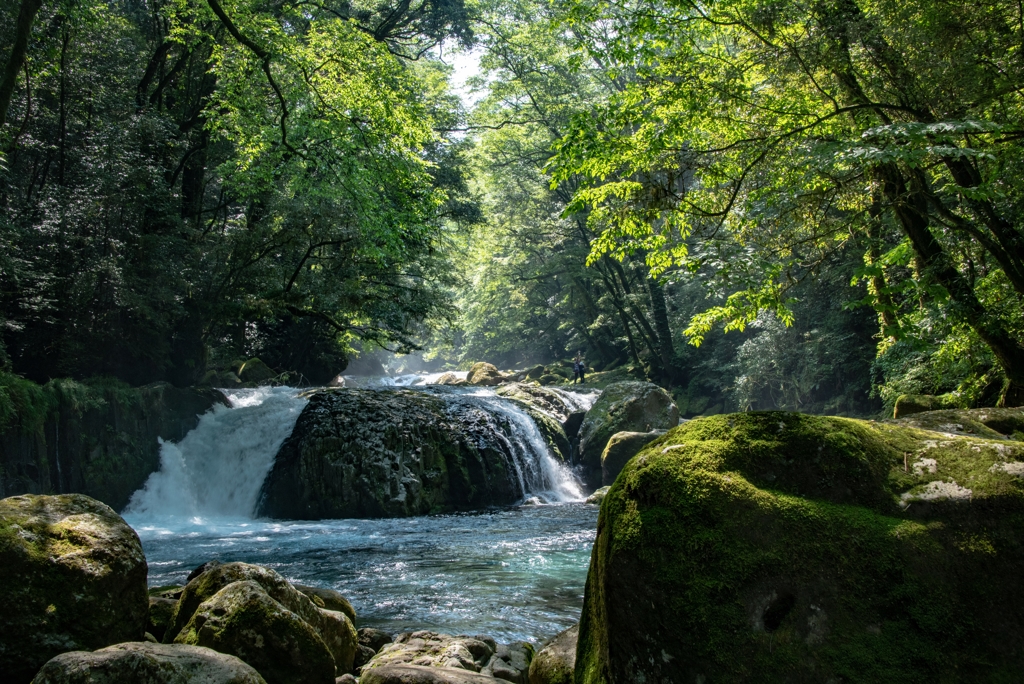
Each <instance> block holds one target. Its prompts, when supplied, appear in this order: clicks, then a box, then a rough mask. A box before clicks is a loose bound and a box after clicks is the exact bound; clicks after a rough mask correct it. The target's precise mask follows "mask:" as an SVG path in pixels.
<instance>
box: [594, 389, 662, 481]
mask: <svg viewBox="0 0 1024 684" xmlns="http://www.w3.org/2000/svg"><path fill="white" fill-rule="evenodd" d="M678 424H679V409H677V408H676V405H675V403H673V401H672V397H671V396H670V395H669V393H668V392H666V391H665V390H663V389H662V388H660V387H658V386H657V385H655V384H652V383H649V382H616V383H613V384H611V385H608V387H606V388H605V390H604V391H603V392H602V393H601V396H600V397H598V399H597V401H596V402H594V405H593V406H592V407H591V408H590V410H589V411H587V415H586V418H584V420H583V425H581V426H580V433H579V434H580V459H581V461H582V464H583V470H584V473H583V474H584V477H585V478H586V480H587V483H588V484H589V485H590V486H592V487H598V486H600V484H601V454H602V453H603V452H604V448H605V447H606V446H607V445H608V441H609V440H610V439H611V438H612V435H614V434H615V433H617V432H650V431H651V430H668V429H670V428H673V427H676V426H677V425H678Z"/></svg>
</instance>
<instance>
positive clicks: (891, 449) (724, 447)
mask: <svg viewBox="0 0 1024 684" xmlns="http://www.w3.org/2000/svg"><path fill="white" fill-rule="evenodd" d="M1021 459H1024V444H1021V443H1019V442H1015V441H1010V440H983V439H976V438H970V437H959V436H950V435H944V434H940V433H935V432H928V431H925V430H920V429H915V428H910V427H904V426H899V425H894V424H887V423H875V422H871V421H859V420H852V419H843V418H827V417H816V416H805V415H800V414H791V413H781V412H767V413H744V414H732V415H722V416H714V417H710V418H703V419H699V420H694V421H692V422H689V423H686V424H684V425H682V426H680V427H678V428H675V429H673V430H671V431H669V432H668V433H667V434H666V435H665V436H664V437H661V438H660V439H658V440H655V441H654V442H652V443H651V444H650V445H648V446H647V447H646V448H645V449H644V450H643V451H641V452H640V454H638V455H637V456H636V457H635V458H633V459H632V460H631V461H630V462H629V463H628V464H627V465H626V467H625V469H624V470H623V471H622V473H621V474H620V475H619V477H618V479H617V480H616V482H615V484H614V485H613V487H612V488H611V490H610V492H609V494H608V496H607V498H606V499H605V501H604V503H603V505H602V509H601V515H600V520H599V522H598V536H597V540H596V542H595V547H594V551H593V555H592V560H591V568H590V574H589V576H588V581H587V588H586V599H585V605H584V610H583V616H582V621H581V626H580V637H579V650H578V654H577V656H578V657H577V663H576V682H577V683H578V684H584V683H586V684H590V683H596V682H613V681H639V680H640V679H641V678H643V679H645V680H646V681H651V682H669V681H671V682H684V681H714V682H741V681H750V679H751V678H752V677H756V678H757V679H758V681H763V682H823V681H843V682H884V681H900V682H954V681H956V682H982V681H984V682H1010V681H1017V680H1018V678H1019V673H1020V672H1022V671H1024V617H1022V616H1024V591H1022V590H1024V578H1022V577H1021V574H1020V568H1021V567H1022V562H1024V543H1022V542H1024V482H1022V480H1021V475H1024V464H1019V465H1018V462H1019V461H1020V460H1021Z"/></svg>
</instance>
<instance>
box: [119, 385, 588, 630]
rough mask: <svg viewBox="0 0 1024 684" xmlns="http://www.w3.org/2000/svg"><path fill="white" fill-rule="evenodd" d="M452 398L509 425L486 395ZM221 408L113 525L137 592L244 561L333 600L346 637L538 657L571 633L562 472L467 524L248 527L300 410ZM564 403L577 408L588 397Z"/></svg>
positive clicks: (576, 492)
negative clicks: (393, 636) (346, 622)
mask: <svg viewBox="0 0 1024 684" xmlns="http://www.w3.org/2000/svg"><path fill="white" fill-rule="evenodd" d="M426 379H428V380H429V379H432V378H430V377H428V378H426ZM390 380H391V379H389V381H387V382H380V383H378V384H381V385H384V384H387V385H399V386H403V387H410V386H413V387H415V386H423V389H424V391H432V390H431V388H430V387H427V386H424V385H422V382H421V381H417V380H416V379H415V378H412V379H410V378H409V377H405V378H401V379H399V380H398V382H393V381H390ZM457 394H458V397H459V398H460V400H463V401H465V400H466V397H467V396H469V397H470V398H472V399H473V400H475V401H479V402H481V404H482V405H487V406H491V407H493V410H495V411H501V412H502V413H505V414H509V413H510V412H511V413H515V412H516V411H517V409H516V408H515V404H514V402H511V401H509V400H502V399H500V398H498V397H496V396H495V395H494V393H493V391H491V390H485V389H481V388H473V389H472V390H470V389H466V390H463V391H460V392H458V393H457ZM227 395H228V398H229V401H230V403H231V406H230V407H218V408H216V409H214V410H213V411H211V412H210V413H208V414H206V415H204V416H203V417H202V419H201V421H200V424H199V425H198V426H197V428H196V429H195V430H193V431H192V432H191V433H189V434H188V435H187V436H186V437H185V439H183V440H182V441H181V442H180V443H179V444H171V443H165V444H164V445H163V447H162V451H161V455H162V468H161V470H160V472H158V473H155V474H154V475H153V476H151V477H150V480H149V481H148V482H147V483H146V485H145V487H144V488H143V489H140V490H139V491H138V492H136V494H135V496H133V498H132V501H131V503H130V504H129V505H128V507H127V509H126V510H125V512H124V517H125V519H126V520H127V521H128V523H129V524H131V525H132V527H133V528H135V530H136V531H137V532H138V534H139V537H140V538H141V540H142V545H143V549H144V551H145V553H146V558H147V560H148V562H149V583H150V586H161V585H166V584H179V583H183V582H184V580H185V578H186V576H187V575H188V573H189V572H190V571H191V570H192V569H193V568H195V567H196V566H198V565H200V564H202V563H204V562H206V561H208V560H213V559H216V560H221V561H245V562H249V563H255V564H258V565H263V566H266V567H269V568H273V569H274V570H276V571H278V572H279V573H281V574H282V575H283V576H284V577H286V578H287V579H289V580H290V581H293V582H296V583H300V584H309V585H313V586H320V587H327V588H331V589H336V590H338V591H340V592H341V593H342V594H344V595H345V596H346V597H347V598H348V599H349V600H350V601H351V602H352V604H353V606H354V607H355V609H356V612H357V614H358V616H359V620H358V626H360V627H364V626H367V627H376V628H379V629H383V630H385V631H388V632H391V633H397V632H402V631H410V630H416V629H431V630H434V631H439V632H444V633H449V634H485V635H488V636H492V637H494V638H496V639H498V640H499V641H511V640H520V639H522V640H526V641H531V642H533V643H539V642H540V641H543V640H544V639H546V638H548V637H550V636H552V635H554V634H555V633H557V632H558V631H560V630H562V629H564V628H565V627H568V626H570V625H571V624H573V623H575V622H576V621H577V620H578V619H579V613H580V609H581V607H582V605H583V587H584V583H585V580H586V573H587V568H588V566H589V562H590V550H591V546H592V545H593V541H594V537H595V527H596V521H597V507H596V506H592V505H589V504H585V503H583V502H582V501H580V498H581V494H580V489H579V487H578V483H576V482H575V481H574V480H573V478H572V477H571V474H569V473H568V471H565V470H564V469H552V468H551V467H549V466H546V467H544V468H537V467H534V470H536V471H537V472H538V473H541V475H539V476H538V479H537V480H536V481H535V482H533V483H531V486H532V488H533V489H535V490H537V491H527V495H526V496H524V500H523V501H522V502H521V503H520V505H517V506H512V507H509V508H503V509H494V510H489V511H482V512H477V513H466V514H455V515H439V516H428V517H415V518H400V519H386V520H323V521H286V520H260V519H253V517H252V515H251V513H252V511H253V510H255V507H256V499H257V498H258V496H259V492H260V487H261V484H262V481H263V479H264V478H265V477H266V475H267V473H268V472H269V470H270V468H271V466H272V465H273V459H274V455H275V454H276V453H277V450H278V449H279V448H280V445H281V443H282V442H283V441H284V439H286V438H287V436H288V434H289V433H290V432H291V428H292V426H294V423H295V420H296V419H297V418H298V414H299V413H300V412H301V410H302V407H303V406H304V404H305V399H304V398H303V397H302V395H301V393H299V392H298V391H296V390H292V389H290V388H273V389H270V388H263V389H259V390H233V391H230V392H228V393H227ZM453 396H454V395H453ZM573 401H576V402H579V403H581V404H582V405H589V403H591V402H592V401H593V395H578V396H574V397H573ZM517 417H518V418H519V420H520V422H521V423H522V426H521V428H520V429H521V431H522V432H523V439H522V440H518V441H521V442H522V445H520V446H521V449H523V455H522V458H523V459H524V460H530V459H532V460H533V461H536V462H537V463H548V462H549V460H550V459H551V456H550V454H536V453H533V454H531V453H530V452H529V450H530V449H534V450H536V449H537V447H536V439H529V437H531V435H529V434H526V433H529V432H531V431H532V430H535V427H533V426H532V424H527V422H525V421H524V420H523V417H526V420H529V419H528V416H527V415H526V414H525V413H522V416H517ZM527 465H529V464H527ZM545 478H546V479H545ZM552 478H555V479H556V480H557V481H556V482H552ZM526 489H527V490H530V489H531V487H530V486H528V487H527V488H526ZM538 501H544V502H548V503H538Z"/></svg>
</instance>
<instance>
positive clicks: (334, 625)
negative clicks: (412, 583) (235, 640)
mask: <svg viewBox="0 0 1024 684" xmlns="http://www.w3.org/2000/svg"><path fill="white" fill-rule="evenodd" d="M238 582H254V583H256V584H257V585H259V586H260V587H261V588H262V590H263V591H264V592H265V593H266V594H267V596H268V597H269V598H270V600H272V601H274V602H275V603H276V604H278V605H279V606H281V610H284V611H287V612H289V613H291V614H293V615H295V616H296V618H297V619H299V620H301V621H303V622H304V623H305V624H306V625H307V626H308V627H309V628H310V629H312V630H313V632H314V633H315V634H316V635H317V637H318V638H319V639H320V641H321V642H322V643H323V644H324V645H325V646H326V648H327V649H328V652H329V653H330V655H331V657H332V658H333V662H334V663H335V664H336V665H337V668H338V672H339V673H345V672H349V671H351V669H352V663H353V660H354V658H355V653H356V649H357V648H358V639H359V637H358V634H357V633H356V629H355V626H354V623H353V620H354V618H355V612H354V611H352V619H351V620H350V619H349V616H348V615H347V614H346V613H345V612H341V611H336V610H330V609H328V608H327V607H326V601H324V600H323V598H321V597H319V596H318V598H320V603H322V604H325V605H324V606H321V605H317V604H316V603H315V602H314V601H313V600H312V599H311V598H310V597H309V596H307V595H306V594H305V593H303V592H302V591H300V590H299V589H297V588H296V587H293V586H292V585H291V584H289V583H288V581H287V580H285V579H284V578H283V577H281V575H279V574H278V573H276V572H275V571H273V570H271V569H269V568H264V567H261V566H258V565H250V564H248V563H222V564H216V565H215V564H210V565H209V569H207V570H206V571H205V572H202V573H200V574H199V575H198V576H196V577H195V578H193V579H192V580H190V581H189V583H188V584H187V585H186V586H185V589H184V590H183V591H182V594H181V598H180V599H179V600H178V605H177V609H176V610H175V613H174V617H173V620H172V622H171V625H170V626H169V627H168V628H167V631H166V632H165V634H164V638H163V640H164V642H165V643H170V642H172V641H176V640H179V639H180V638H182V637H181V634H182V633H183V632H186V631H188V630H189V629H190V628H189V625H195V624H196V623H197V618H196V615H197V614H199V612H200V606H201V605H203V604H204V603H206V602H208V601H211V600H212V599H213V597H214V596H216V595H218V594H219V593H220V592H222V591H223V590H224V589H226V588H227V587H229V586H231V585H233V584H236V583H238ZM305 589H307V590H310V588H308V587H305ZM318 593H321V594H326V595H327V598H328V599H331V600H332V605H334V604H338V603H339V602H338V601H337V599H334V598H332V597H331V594H333V593H336V592H330V593H328V592H326V591H324V590H321V591H320V592H318ZM314 595H316V594H315V593H314ZM247 596H248V594H247ZM339 598H340V600H341V601H344V603H346V604H347V603H348V602H347V601H345V600H344V598H343V597H340V595H339ZM221 603H223V601H221ZM257 603H260V604H265V603H266V602H264V601H262V599H259V600H258V601H257ZM339 607H343V606H341V605H339ZM246 610H248V608H246ZM348 610H349V611H351V610H352V607H351V605H348ZM200 622H201V620H200ZM200 627H201V625H200ZM254 629H255V628H254ZM196 638H198V637H196V636H190V637H185V638H184V639H185V640H184V641H183V642H181V643H198V645H200V646H210V647H211V648H217V647H216V646H212V645H211V644H208V643H202V642H197V641H195V639H196ZM218 650H222V649H218ZM229 652H232V653H234V651H229ZM236 655H239V657H241V658H242V659H243V660H245V661H246V662H248V663H250V664H251V665H253V666H254V667H256V669H258V670H260V672H263V670H262V669H261V668H260V667H259V666H258V665H256V664H255V663H253V662H252V661H250V660H249V659H248V658H246V657H245V656H243V655H241V654H240V653H237V654H236ZM264 676H266V674H265V673H264ZM267 679H268V681H269V680H270V678H269V677H268V678H267Z"/></svg>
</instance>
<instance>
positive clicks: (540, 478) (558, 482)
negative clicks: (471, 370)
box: [450, 387, 583, 502]
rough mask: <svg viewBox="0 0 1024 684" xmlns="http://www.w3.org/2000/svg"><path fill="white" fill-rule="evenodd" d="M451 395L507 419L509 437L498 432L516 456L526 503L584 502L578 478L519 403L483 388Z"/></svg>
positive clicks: (516, 464)
mask: <svg viewBox="0 0 1024 684" xmlns="http://www.w3.org/2000/svg"><path fill="white" fill-rule="evenodd" d="M450 392H452V394H453V395H454V396H458V397H461V398H462V399H463V400H468V401H470V402H472V403H474V404H476V405H477V406H479V407H480V408H482V409H483V410H484V411H486V412H487V413H489V414H491V415H496V416H500V417H501V418H504V419H505V421H506V422H507V423H508V425H509V428H510V429H509V431H508V433H504V432H503V431H500V430H499V431H498V432H499V434H504V436H505V437H506V441H507V446H508V448H509V451H510V452H511V453H512V454H513V458H514V463H513V468H514V469H515V471H516V475H517V478H518V480H519V490H520V491H521V492H523V498H524V499H527V498H529V497H531V496H535V497H537V498H539V499H540V500H542V501H547V502H565V501H580V500H582V499H583V490H582V489H581V488H580V483H579V481H578V480H577V479H576V476H575V475H573V473H572V471H571V470H569V468H568V467H566V466H565V465H564V464H562V463H559V462H558V460H557V459H555V457H554V456H553V455H552V454H551V450H550V449H549V447H548V444H547V440H545V439H544V436H543V435H542V434H541V432H540V430H539V429H538V428H537V424H536V423H535V422H534V420H533V418H532V417H531V416H530V414H529V413H527V412H526V411H525V410H523V408H522V407H521V406H520V405H519V404H518V402H516V401H513V400H511V399H505V398H503V397H499V396H498V395H496V394H495V393H494V390H492V389H488V388H483V387H474V388H465V389H462V388H453V389H452V390H450Z"/></svg>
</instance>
